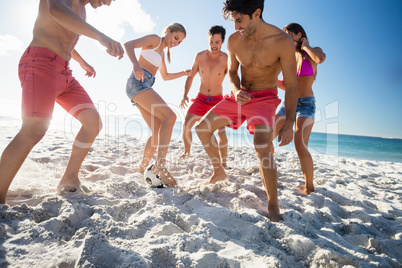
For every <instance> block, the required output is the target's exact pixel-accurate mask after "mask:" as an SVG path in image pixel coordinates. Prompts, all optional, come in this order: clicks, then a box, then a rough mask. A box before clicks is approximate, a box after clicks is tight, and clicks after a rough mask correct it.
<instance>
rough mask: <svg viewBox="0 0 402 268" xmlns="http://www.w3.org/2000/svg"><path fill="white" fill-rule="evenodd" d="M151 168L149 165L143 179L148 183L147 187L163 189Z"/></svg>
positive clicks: (160, 181)
mask: <svg viewBox="0 0 402 268" xmlns="http://www.w3.org/2000/svg"><path fill="white" fill-rule="evenodd" d="M153 166H154V165H153V164H151V165H149V166H148V167H147V168H146V169H145V172H144V179H145V181H146V182H147V183H148V185H149V186H151V187H158V188H161V187H163V183H162V180H161V179H160V178H159V176H158V175H156V174H155V173H153V172H152V167H153Z"/></svg>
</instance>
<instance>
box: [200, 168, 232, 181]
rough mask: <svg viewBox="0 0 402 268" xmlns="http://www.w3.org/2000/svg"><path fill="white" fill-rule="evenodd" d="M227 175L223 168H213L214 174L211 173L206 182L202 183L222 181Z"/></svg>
mask: <svg viewBox="0 0 402 268" xmlns="http://www.w3.org/2000/svg"><path fill="white" fill-rule="evenodd" d="M226 177H227V175H226V172H225V169H224V168H218V169H215V170H214V174H212V176H211V178H210V179H209V181H208V182H206V183H204V185H208V184H213V183H216V182H218V181H223V180H225V179H226Z"/></svg>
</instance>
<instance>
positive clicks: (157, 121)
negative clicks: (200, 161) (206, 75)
mask: <svg viewBox="0 0 402 268" xmlns="http://www.w3.org/2000/svg"><path fill="white" fill-rule="evenodd" d="M164 33H165V34H164V36H162V37H159V36H158V35H155V34H153V35H147V36H144V37H141V38H138V39H135V40H131V41H128V42H126V43H125V44H124V47H125V49H126V52H127V55H128V57H129V58H130V60H131V62H132V63H133V72H132V73H131V76H130V78H129V79H128V81H127V88H126V93H127V96H128V97H129V98H130V100H131V102H132V103H133V104H134V105H136V106H137V107H138V109H139V110H140V112H141V115H142V117H143V118H144V120H145V121H146V122H147V124H148V126H149V127H150V128H151V132H152V135H151V137H149V139H148V141H147V143H146V145H145V148H144V154H143V159H142V161H141V164H140V167H139V169H138V172H141V173H143V172H144V171H145V169H146V168H147V166H148V165H149V162H150V160H151V159H152V157H153V155H154V153H155V151H156V150H158V152H157V157H156V161H155V164H154V166H153V168H152V171H153V172H154V173H155V174H157V175H159V177H160V178H161V180H162V181H163V183H164V184H165V185H167V186H175V185H176V184H177V182H176V180H175V179H174V178H173V177H172V175H171V174H170V173H169V171H168V170H167V168H166V154H167V150H168V148H169V143H170V139H171V136H172V130H173V126H174V123H175V122H176V114H175V113H174V112H173V111H172V110H171V109H170V108H169V106H168V105H167V104H166V102H165V101H164V100H163V99H162V98H161V97H160V96H159V94H158V93H156V91H154V90H153V89H152V85H153V83H154V81H155V75H156V72H157V71H158V70H159V73H160V75H161V77H162V79H163V80H165V81H166V80H172V79H176V78H179V77H182V76H185V75H187V76H189V75H191V70H185V71H182V72H179V73H168V72H167V69H166V63H165V55H164V54H165V53H164V49H165V48H167V59H168V61H169V62H170V49H171V48H173V47H176V46H178V45H179V44H180V43H181V42H182V41H183V40H184V38H185V37H186V30H185V28H184V27H183V26H182V25H181V24H179V23H172V24H170V25H169V26H168V27H166V29H165V32H164ZM135 48H141V49H142V51H141V53H140V56H139V58H138V59H137V57H136V55H135V51H134V49H135Z"/></svg>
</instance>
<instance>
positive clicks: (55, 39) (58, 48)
mask: <svg viewBox="0 0 402 268" xmlns="http://www.w3.org/2000/svg"><path fill="white" fill-rule="evenodd" d="M64 2H65V4H66V5H67V6H68V7H70V8H71V9H72V10H73V11H74V12H75V13H76V14H77V15H78V16H79V17H80V18H81V19H83V20H85V19H86V12H85V5H84V4H83V3H81V1H80V0H70V1H64ZM78 38H79V35H78V34H76V33H73V32H71V31H69V30H67V29H66V28H64V27H63V26H61V25H60V23H59V22H57V21H56V20H55V19H54V18H53V16H52V15H51V14H50V12H49V6H48V1H47V0H40V4H39V11H38V17H37V18H36V22H35V25H34V29H33V39H32V42H31V44H30V46H37V47H43V48H47V49H49V50H51V51H53V52H54V53H56V54H57V55H59V56H60V57H62V58H63V59H65V60H67V61H69V60H70V59H71V52H72V51H73V50H74V47H75V45H76V44H77V42H78Z"/></svg>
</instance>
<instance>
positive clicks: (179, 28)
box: [164, 22, 187, 63]
mask: <svg viewBox="0 0 402 268" xmlns="http://www.w3.org/2000/svg"><path fill="white" fill-rule="evenodd" d="M168 29H169V31H170V32H171V33H174V32H182V33H184V36H186V35H187V32H186V29H185V28H184V26H183V25H181V24H180V23H177V22H173V23H171V24H169V25H168V26H167V27H166V28H165V30H164V36H166V34H167V30H168ZM167 59H168V62H169V63H170V49H169V47H168V48H167Z"/></svg>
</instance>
